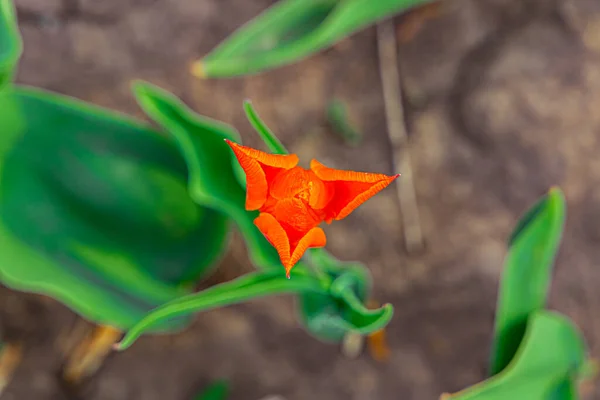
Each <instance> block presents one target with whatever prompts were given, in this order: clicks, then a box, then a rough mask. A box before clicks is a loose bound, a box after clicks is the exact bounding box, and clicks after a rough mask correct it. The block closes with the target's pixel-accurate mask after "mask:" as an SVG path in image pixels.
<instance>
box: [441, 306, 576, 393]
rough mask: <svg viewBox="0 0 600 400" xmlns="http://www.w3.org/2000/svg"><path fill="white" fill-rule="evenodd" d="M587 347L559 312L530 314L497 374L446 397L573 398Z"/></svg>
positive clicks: (569, 322) (572, 326)
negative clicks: (512, 353) (520, 338)
mask: <svg viewBox="0 0 600 400" xmlns="http://www.w3.org/2000/svg"><path fill="white" fill-rule="evenodd" d="M585 355H586V347H585V343H584V341H583V338H582V336H581V334H580V332H579V331H578V330H577V328H576V327H575V325H574V324H573V323H572V322H571V321H569V320H568V319H567V318H565V317H563V316H561V315H560V314H556V313H552V312H548V311H538V312H534V313H533V314H532V315H531V318H530V320H529V323H528V325H527V330H526V333H525V336H524V338H523V341H522V343H521V345H520V346H519V349H518V351H517V353H516V354H515V356H514V358H513V359H512V361H510V363H509V364H508V366H507V367H506V368H504V369H503V370H502V371H501V372H500V373H498V374H497V375H495V376H493V377H491V378H489V379H487V380H486V381H483V382H481V383H479V384H477V385H474V386H472V387H470V388H468V389H465V390H463V391H460V392H458V393H455V394H453V395H446V396H442V399H445V400H451V399H452V400H479V399H481V400H506V399H527V400H575V399H577V398H578V397H577V395H576V390H575V384H576V382H577V378H578V376H577V371H578V370H579V369H580V368H581V366H582V365H583V364H584V362H585Z"/></svg>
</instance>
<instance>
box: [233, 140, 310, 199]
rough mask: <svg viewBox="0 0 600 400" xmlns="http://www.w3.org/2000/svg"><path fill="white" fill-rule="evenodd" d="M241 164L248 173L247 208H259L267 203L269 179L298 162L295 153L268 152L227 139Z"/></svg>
mask: <svg viewBox="0 0 600 400" xmlns="http://www.w3.org/2000/svg"><path fill="white" fill-rule="evenodd" d="M225 142H227V144H228V145H229V146H230V147H231V149H232V150H233V153H234V154H235V156H236V158H237V160H238V162H239V163H240V166H241V167H242V169H243V170H244V172H245V173H246V210H258V209H259V208H261V207H262V206H263V204H265V201H266V200H267V195H268V193H269V180H270V178H271V177H272V176H274V175H275V174H276V173H277V172H279V171H281V170H288V169H291V168H293V167H295V166H296V165H297V164H298V161H299V160H298V156H297V155H295V154H290V155H279V154H268V153H265V152H262V151H260V150H256V149H253V148H251V147H246V146H242V145H240V144H237V143H234V142H232V141H230V140H227V139H225Z"/></svg>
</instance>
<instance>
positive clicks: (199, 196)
mask: <svg viewBox="0 0 600 400" xmlns="http://www.w3.org/2000/svg"><path fill="white" fill-rule="evenodd" d="M134 92H135V95H136V98H137V100H138V102H139V104H140V106H141V107H142V108H143V109H144V111H145V112H146V113H147V114H148V116H149V117H150V118H152V119H153V120H154V121H155V122H156V123H158V124H159V125H161V126H162V127H163V128H164V129H165V130H166V131H167V132H168V133H170V134H171V135H172V136H173V138H174V140H175V142H176V143H177V145H178V146H179V148H180V150H181V152H182V153H183V155H184V157H185V159H186V161H187V163H188V165H189V168H190V177H189V191H190V193H191V195H192V197H193V198H194V199H195V200H196V201H197V202H199V203H200V204H203V205H206V206H208V207H211V208H214V209H215V210H219V211H220V212H222V213H224V214H226V215H227V216H229V217H231V219H232V220H233V221H235V223H236V224H237V226H238V228H239V229H240V231H241V233H242V235H243V236H244V239H245V240H246V243H247V247H248V251H249V253H250V258H251V259H252V261H253V263H254V265H256V266H257V267H259V268H277V269H278V270H280V269H281V268H282V266H281V261H280V260H279V256H278V255H277V252H276V250H275V249H274V248H273V246H271V244H269V242H268V241H267V240H266V239H265V237H264V236H263V234H262V233H261V232H260V231H259V230H258V228H256V226H255V225H254V223H253V221H254V218H256V217H257V216H258V212H250V211H246V209H245V202H246V193H245V190H244V188H242V186H241V185H240V184H239V182H238V181H237V179H236V177H235V174H234V172H233V168H232V164H231V149H230V148H229V146H227V144H226V143H225V141H224V139H229V140H231V141H234V142H239V137H238V134H237V132H235V131H233V130H232V129H231V128H229V127H227V126H225V125H221V126H219V125H218V124H217V123H215V122H214V121H212V120H210V119H208V118H205V117H201V116H199V115H198V114H196V113H194V112H193V111H192V110H190V109H189V108H188V107H187V106H186V105H185V104H183V103H182V102H181V101H180V100H179V99H178V98H177V97H175V96H173V95H172V94H170V93H168V92H166V91H164V90H162V89H160V88H158V87H156V86H154V85H151V84H149V83H144V82H141V81H138V82H136V83H135V84H134ZM217 127H218V128H217Z"/></svg>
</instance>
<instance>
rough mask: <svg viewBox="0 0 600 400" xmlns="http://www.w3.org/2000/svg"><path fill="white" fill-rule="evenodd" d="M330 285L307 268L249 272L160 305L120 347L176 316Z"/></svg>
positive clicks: (311, 290) (318, 290) (127, 334)
mask: <svg viewBox="0 0 600 400" xmlns="http://www.w3.org/2000/svg"><path fill="white" fill-rule="evenodd" d="M327 289H328V288H326V287H323V286H322V285H321V284H320V282H319V281H318V280H316V279H314V278H313V277H312V276H310V275H307V274H306V273H304V271H301V273H298V271H296V275H295V276H294V278H293V279H287V278H286V276H285V274H282V273H281V271H277V270H266V271H260V272H255V273H251V274H246V275H244V276H242V277H240V278H237V279H234V280H232V281H229V282H226V283H221V284H219V285H216V286H212V287H210V288H208V289H206V290H203V291H201V292H199V293H194V294H191V295H187V296H184V297H181V298H179V299H176V300H173V301H171V302H169V303H167V304H164V305H162V306H160V307H158V308H156V309H155V310H153V311H152V312H150V313H148V315H146V316H145V317H144V318H143V319H142V320H141V321H139V322H138V323H137V324H136V325H135V326H133V327H132V328H131V329H130V330H129V331H128V332H127V333H126V335H125V337H124V338H123V340H122V341H121V342H120V343H119V345H118V349H119V350H125V349H127V348H128V347H129V346H131V345H132V344H133V342H134V341H135V340H136V339H137V338H138V337H139V336H140V335H142V334H143V333H144V332H145V331H146V330H148V329H151V328H152V327H153V326H155V325H156V324H160V323H163V322H165V321H168V320H169V319H172V318H175V317H180V316H183V315H189V314H193V313H199V312H203V311H208V310H211V309H214V308H217V307H223V306H227V305H232V304H236V303H241V302H244V301H247V300H251V299H256V298H259V297H265V296H273V295H279V294H284V293H304V292H316V293H326V291H327Z"/></svg>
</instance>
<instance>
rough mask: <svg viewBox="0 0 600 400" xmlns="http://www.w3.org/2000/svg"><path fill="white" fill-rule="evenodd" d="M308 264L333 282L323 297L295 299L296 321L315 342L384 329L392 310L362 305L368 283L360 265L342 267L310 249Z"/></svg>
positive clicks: (343, 265)
mask: <svg viewBox="0 0 600 400" xmlns="http://www.w3.org/2000/svg"><path fill="white" fill-rule="evenodd" d="M307 255H308V256H309V257H310V258H309V262H310V263H311V264H313V265H315V266H316V267H317V268H319V269H320V270H322V271H325V273H326V274H327V275H328V276H329V277H330V279H331V280H332V281H333V283H332V284H331V287H330V290H329V292H328V293H326V294H319V293H303V294H300V295H299V297H298V309H299V312H300V319H301V321H302V323H303V324H304V326H305V327H306V329H307V330H308V331H309V332H310V333H311V334H312V335H313V336H315V337H316V338H318V339H320V340H323V341H326V342H340V341H342V340H343V338H344V337H345V336H346V334H347V333H349V332H354V333H360V334H364V335H367V334H370V333H373V332H375V331H378V330H379V329H382V328H383V327H385V326H386V325H387V324H388V323H389V321H390V320H391V318H392V316H393V313H394V309H393V307H392V306H391V305H390V304H386V305H384V306H383V307H381V308H379V309H376V310H369V309H367V308H366V307H365V306H364V304H365V301H366V300H367V296H368V293H369V290H370V286H371V282H370V278H369V273H368V270H367V269H366V268H365V267H364V265H362V264H358V263H342V262H341V261H339V260H337V259H336V258H334V257H333V256H331V255H330V254H329V253H327V252H326V251H325V250H324V249H311V251H309V252H308V253H307Z"/></svg>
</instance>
